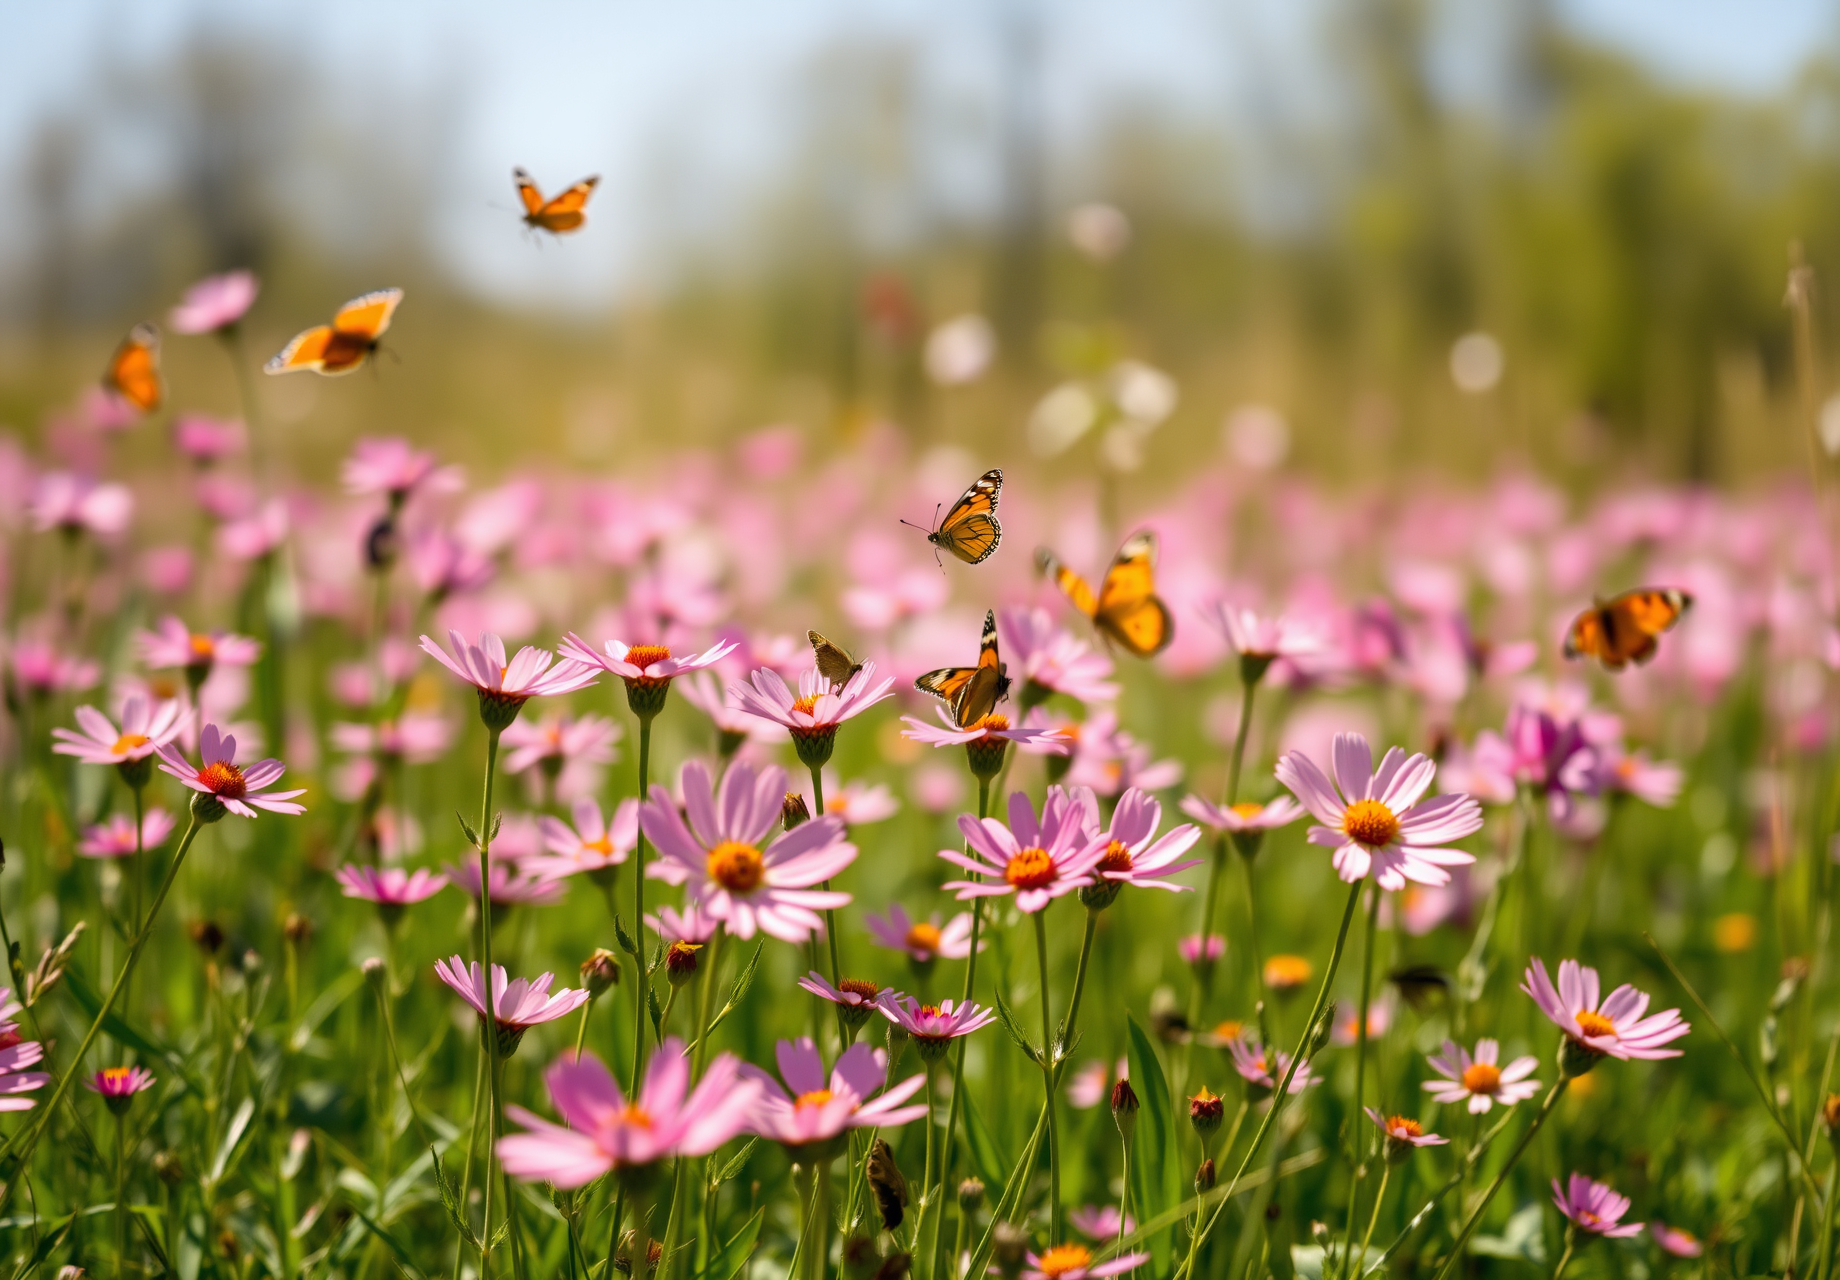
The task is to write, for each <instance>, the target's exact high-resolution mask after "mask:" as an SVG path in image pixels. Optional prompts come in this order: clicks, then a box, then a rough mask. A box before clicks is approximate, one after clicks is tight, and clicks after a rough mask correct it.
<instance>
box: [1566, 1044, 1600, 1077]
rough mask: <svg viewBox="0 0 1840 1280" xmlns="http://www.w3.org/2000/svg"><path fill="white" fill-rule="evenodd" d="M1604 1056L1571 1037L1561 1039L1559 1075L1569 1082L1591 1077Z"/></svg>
mask: <svg viewBox="0 0 1840 1280" xmlns="http://www.w3.org/2000/svg"><path fill="white" fill-rule="evenodd" d="M1603 1059H1604V1055H1603V1054H1601V1053H1599V1052H1597V1050H1595V1049H1593V1048H1591V1046H1589V1045H1587V1044H1584V1043H1583V1042H1581V1041H1579V1040H1575V1039H1573V1038H1572V1037H1571V1036H1561V1037H1559V1074H1560V1075H1562V1076H1564V1077H1565V1078H1566V1079H1567V1080H1576V1079H1577V1078H1578V1077H1579V1076H1582V1075H1589V1074H1590V1073H1591V1071H1592V1069H1593V1068H1595V1067H1596V1066H1597V1064H1598V1063H1600V1062H1602V1061H1603Z"/></svg>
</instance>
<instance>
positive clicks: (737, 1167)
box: [716, 1138, 760, 1186]
mask: <svg viewBox="0 0 1840 1280" xmlns="http://www.w3.org/2000/svg"><path fill="white" fill-rule="evenodd" d="M759 1145H760V1139H759V1138H749V1139H748V1140H747V1142H746V1143H745V1144H744V1145H743V1146H742V1148H741V1150H739V1151H737V1152H735V1154H734V1157H733V1158H732V1159H731V1160H729V1162H728V1163H727V1164H725V1165H723V1166H722V1172H720V1173H718V1174H717V1175H716V1185H717V1186H721V1185H722V1184H723V1183H724V1182H727V1181H729V1180H730V1179H732V1178H734V1177H735V1176H736V1175H737V1174H739V1173H740V1172H741V1171H742V1170H743V1169H745V1168H747V1162H748V1159H749V1158H750V1157H751V1156H752V1155H753V1154H754V1148H755V1147H757V1146H759Z"/></svg>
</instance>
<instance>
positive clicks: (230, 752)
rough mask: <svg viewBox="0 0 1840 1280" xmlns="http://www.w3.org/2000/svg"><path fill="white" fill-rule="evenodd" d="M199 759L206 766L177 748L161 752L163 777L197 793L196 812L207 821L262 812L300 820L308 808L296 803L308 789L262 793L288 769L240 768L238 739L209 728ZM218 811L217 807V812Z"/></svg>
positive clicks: (264, 764) (267, 764) (265, 764)
mask: <svg viewBox="0 0 1840 1280" xmlns="http://www.w3.org/2000/svg"><path fill="white" fill-rule="evenodd" d="M198 748H199V749H198V755H199V759H200V760H201V761H202V763H201V764H199V765H197V766H196V767H194V766H193V765H192V764H191V763H190V762H188V761H187V760H186V758H185V757H184V756H182V755H180V754H179V753H178V752H177V751H175V750H174V749H173V748H172V747H171V746H163V747H161V748H160V772H162V773H166V774H170V775H171V776H173V777H175V778H177V779H178V780H179V781H180V782H183V783H184V784H185V785H186V786H188V787H190V788H191V789H192V790H193V791H196V792H197V793H198V795H197V796H196V797H194V798H193V800H192V813H193V814H194V815H196V816H197V817H199V818H200V819H202V820H203V821H205V822H215V821H217V820H218V819H219V818H221V817H223V815H224V812H225V811H226V810H227V811H229V812H230V813H234V814H236V815H237V817H239V818H253V817H255V816H256V810H257V809H266V810H268V811H269V812H270V813H280V814H286V815H288V816H289V817H295V816H298V815H300V814H303V813H305V812H306V811H307V810H306V806H305V805H298V804H294V803H292V801H293V799H294V797H295V796H304V795H305V794H306V789H305V788H304V787H302V788H298V789H296V790H293V791H273V792H269V793H268V794H267V795H264V794H262V792H263V791H264V790H265V789H266V788H267V787H268V786H269V785H270V784H272V783H274V782H276V781H277V780H279V779H280V777H281V775H282V773H283V772H285V766H284V765H282V763H281V762H280V761H279V760H258V761H256V762H255V763H254V764H252V765H250V766H249V767H248V768H247V769H245V768H243V767H242V766H240V765H238V764H237V763H236V739H235V738H233V737H231V736H230V735H229V734H226V733H222V732H220V731H219V730H218V728H217V726H216V725H214V724H207V725H206V726H205V727H204V732H203V733H202V734H200V735H199V739H198ZM212 806H216V807H215V808H213V807H212Z"/></svg>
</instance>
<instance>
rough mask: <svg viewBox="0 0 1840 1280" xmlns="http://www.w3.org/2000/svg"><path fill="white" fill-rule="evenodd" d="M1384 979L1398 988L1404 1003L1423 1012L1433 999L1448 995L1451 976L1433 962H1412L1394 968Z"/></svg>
mask: <svg viewBox="0 0 1840 1280" xmlns="http://www.w3.org/2000/svg"><path fill="white" fill-rule="evenodd" d="M1386 980H1387V981H1388V982H1390V983H1392V984H1393V985H1394V986H1395V987H1398V988H1399V994H1400V995H1402V996H1404V997H1405V1000H1406V1003H1407V1004H1409V1005H1411V1006H1412V1007H1413V1008H1414V1009H1416V1010H1418V1011H1419V1012H1420V1013H1423V1012H1424V1011H1425V1010H1426V1009H1428V1008H1430V1007H1431V1004H1432V1002H1433V1001H1435V1000H1441V999H1444V998H1445V997H1448V996H1449V995H1450V989H1451V985H1452V983H1451V977H1450V975H1449V974H1447V973H1445V972H1444V971H1443V970H1442V969H1440V968H1438V967H1437V966H1436V965H1434V964H1412V965H1407V966H1406V967H1405V968H1403V969H1395V970H1393V971H1392V972H1391V973H1389V974H1387V975H1386Z"/></svg>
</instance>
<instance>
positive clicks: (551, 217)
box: [511, 168, 600, 236]
mask: <svg viewBox="0 0 1840 1280" xmlns="http://www.w3.org/2000/svg"><path fill="white" fill-rule="evenodd" d="M511 180H512V181H513V182H515V183H517V191H518V199H520V200H522V201H523V202H524V225H525V226H528V227H534V228H536V229H537V230H538V231H547V232H549V233H550V234H551V235H555V236H559V235H563V234H564V233H566V232H570V231H577V230H580V228H581V224H582V223H584V222H586V221H587V220H588V215H587V213H586V212H585V209H586V206H587V203H588V197H589V196H591V195H593V194H594V186H595V184H596V183H598V182H599V181H600V177H599V175H596V176H595V177H592V178H583V179H582V180H581V181H580V182H577V183H576V184H575V185H574V186H572V187H570V188H569V189H568V190H567V191H564V192H562V193H561V194H560V195H557V196H553V197H551V198H550V199H548V200H545V199H544V198H543V193H542V192H541V191H539V190H538V189H537V183H536V180H535V179H534V178H532V177H531V176H530V174H529V173H528V172H526V171H525V170H524V169H522V168H518V169H513V170H512V171H511Z"/></svg>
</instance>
